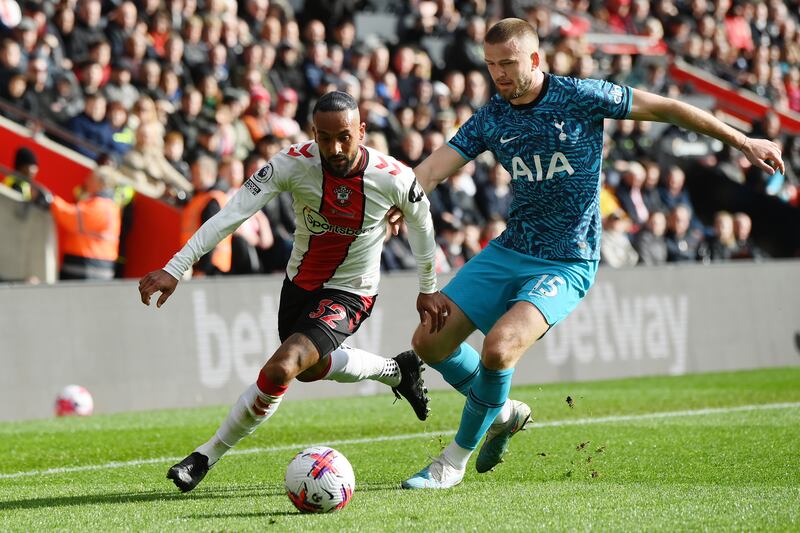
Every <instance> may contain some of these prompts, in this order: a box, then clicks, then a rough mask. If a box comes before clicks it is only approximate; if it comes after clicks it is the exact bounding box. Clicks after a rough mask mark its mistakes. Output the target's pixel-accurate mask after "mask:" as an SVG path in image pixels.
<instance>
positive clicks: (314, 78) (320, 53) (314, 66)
mask: <svg viewBox="0 0 800 533" xmlns="http://www.w3.org/2000/svg"><path fill="white" fill-rule="evenodd" d="M314 22H319V21H318V20H317V21H314ZM320 24H321V23H320ZM327 61H328V44H327V43H326V42H325V41H313V42H309V43H308V44H307V45H306V58H305V60H304V61H303V67H302V68H303V77H304V78H305V87H306V89H308V92H309V93H310V94H316V93H317V92H318V90H319V86H320V84H321V83H322V77H323V76H324V75H325V64H326V63H327Z"/></svg>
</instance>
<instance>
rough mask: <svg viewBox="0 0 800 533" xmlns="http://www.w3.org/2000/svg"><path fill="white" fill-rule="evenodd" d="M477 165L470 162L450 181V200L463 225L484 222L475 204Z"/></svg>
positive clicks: (454, 212)
mask: <svg viewBox="0 0 800 533" xmlns="http://www.w3.org/2000/svg"><path fill="white" fill-rule="evenodd" d="M476 165H477V164H476V163H475V161H470V162H469V163H467V164H466V165H464V166H463V167H461V168H460V169H458V171H457V172H456V173H455V174H454V175H453V176H451V177H450V179H449V180H448V188H449V189H450V198H451V201H452V203H453V204H452V205H453V214H454V215H455V216H456V217H458V219H459V221H460V222H461V223H462V224H463V225H469V224H477V225H482V224H483V222H484V219H483V216H481V213H480V210H479V209H478V206H477V203H476V202H475V192H476V189H477V188H476V186H475V180H474V179H473V176H474V175H475V171H476ZM451 264H452V263H451Z"/></svg>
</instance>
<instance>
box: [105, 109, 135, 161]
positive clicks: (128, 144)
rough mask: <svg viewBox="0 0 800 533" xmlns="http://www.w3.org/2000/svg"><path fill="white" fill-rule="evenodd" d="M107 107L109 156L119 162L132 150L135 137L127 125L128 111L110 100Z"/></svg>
mask: <svg viewBox="0 0 800 533" xmlns="http://www.w3.org/2000/svg"><path fill="white" fill-rule="evenodd" d="M107 107H108V111H107V113H106V120H108V123H109V124H110V125H111V143H110V145H109V150H110V152H111V154H110V155H112V156H113V157H115V158H116V159H117V160H118V161H119V160H121V159H122V157H123V156H124V155H125V154H127V153H128V152H129V151H130V149H131V148H133V144H134V142H135V141H136V135H135V133H134V131H133V129H131V127H130V126H129V125H128V111H127V109H125V105H124V104H123V103H122V102H118V101H116V100H112V101H110V102H109V103H108V106H107Z"/></svg>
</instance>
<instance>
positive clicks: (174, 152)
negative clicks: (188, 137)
mask: <svg viewBox="0 0 800 533" xmlns="http://www.w3.org/2000/svg"><path fill="white" fill-rule="evenodd" d="M183 156H184V145H183V135H181V133H180V132H179V131H171V132H169V133H167V135H166V136H165V137H164V157H165V158H166V159H167V161H168V162H169V164H170V165H172V168H174V169H175V170H177V171H178V173H180V175H181V176H188V175H189V164H188V163H187V162H186V161H185V160H184V157H183Z"/></svg>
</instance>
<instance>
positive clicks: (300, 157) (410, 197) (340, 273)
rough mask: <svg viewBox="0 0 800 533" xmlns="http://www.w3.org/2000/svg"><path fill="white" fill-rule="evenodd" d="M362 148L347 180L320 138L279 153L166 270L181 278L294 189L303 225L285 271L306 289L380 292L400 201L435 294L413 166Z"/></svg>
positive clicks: (427, 220)
mask: <svg viewBox="0 0 800 533" xmlns="http://www.w3.org/2000/svg"><path fill="white" fill-rule="evenodd" d="M359 150H361V162H360V164H359V168H357V169H355V170H353V171H352V172H351V173H350V175H348V176H347V177H344V178H341V177H337V176H334V175H332V174H331V173H330V172H328V171H327V170H326V169H325V168H324V167H323V166H322V162H321V160H320V156H319V148H318V146H317V143H316V142H313V141H307V142H305V143H300V144H295V145H292V146H290V147H289V148H287V149H285V150H283V151H281V152H280V153H278V154H277V155H275V156H274V157H273V158H272V159H271V160H270V161H269V163H267V164H266V165H265V166H264V167H262V168H261V169H259V170H258V171H257V172H256V173H255V174H253V175H252V176H250V177H249V178H248V179H247V180H246V181H245V182H244V185H243V186H242V188H241V189H240V190H239V192H237V193H236V195H235V196H234V197H233V198H232V199H231V200H230V201H229V202H228V203H227V204H226V205H225V207H223V208H222V210H220V212H219V213H217V214H216V215H215V216H213V217H212V218H210V219H209V220H208V221H207V222H206V223H205V224H203V226H202V227H201V228H200V229H199V230H197V232H196V233H195V234H194V235H193V236H192V238H191V239H190V240H189V242H187V243H186V245H185V246H184V247H183V248H182V249H181V250H180V251H179V252H178V253H176V254H175V256H174V257H173V258H172V259H171V260H170V261H169V263H167V265H166V266H165V267H164V270H166V271H167V272H169V273H170V274H171V275H172V276H174V277H175V278H178V279H179V278H180V277H181V276H182V275H183V273H184V272H185V271H186V270H188V269H189V268H190V267H191V266H192V265H193V264H194V263H195V261H197V260H198V259H199V258H200V257H202V256H203V255H204V254H206V253H208V251H209V250H211V249H212V248H214V246H216V244H217V243H218V242H219V241H220V240H222V239H223V238H224V237H225V236H226V235H228V234H230V233H231V232H233V231H234V230H235V229H236V228H237V227H238V226H239V225H240V224H241V223H242V222H244V221H245V220H247V219H248V218H249V217H250V216H252V215H253V214H254V213H255V212H256V211H258V210H259V209H261V208H262V207H263V206H264V205H266V204H267V202H269V201H270V200H272V199H273V198H275V196H277V195H278V194H279V193H280V192H282V191H288V192H290V193H291V194H292V197H293V199H294V211H295V216H296V221H297V227H296V229H295V232H294V247H293V249H292V256H291V258H290V260H289V264H288V266H287V268H286V273H287V275H288V277H289V279H290V280H292V281H293V282H294V283H295V284H297V285H299V286H300V287H302V288H304V289H307V290H314V289H317V288H320V287H326V288H336V289H341V290H345V291H348V292H352V293H354V294H358V295H362V296H372V295H375V294H377V292H378V282H379V281H380V262H381V250H382V249H383V242H384V237H385V236H386V224H387V222H386V212H387V211H388V210H389V208H391V207H392V206H397V207H398V208H400V210H401V211H402V212H403V215H404V217H405V221H406V223H407V225H408V230H409V232H408V239H409V244H410V245H411V250H412V252H413V253H414V257H415V258H416V260H417V271H418V275H419V286H420V292H422V293H427V294H429V293H432V292H435V291H436V272H435V268H434V255H435V248H436V243H435V241H434V233H433V222H432V220H431V215H430V202H429V201H428V198H427V197H426V196H425V194H424V192H423V191H422V188H421V187H420V186H419V184H417V180H416V178H415V176H414V173H413V171H412V170H411V169H410V168H409V167H407V166H405V165H403V164H402V163H400V162H398V161H397V160H396V159H395V158H393V157H390V156H387V155H384V154H382V153H380V152H378V151H377V150H373V149H371V148H367V147H364V146H361V147H359Z"/></svg>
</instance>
